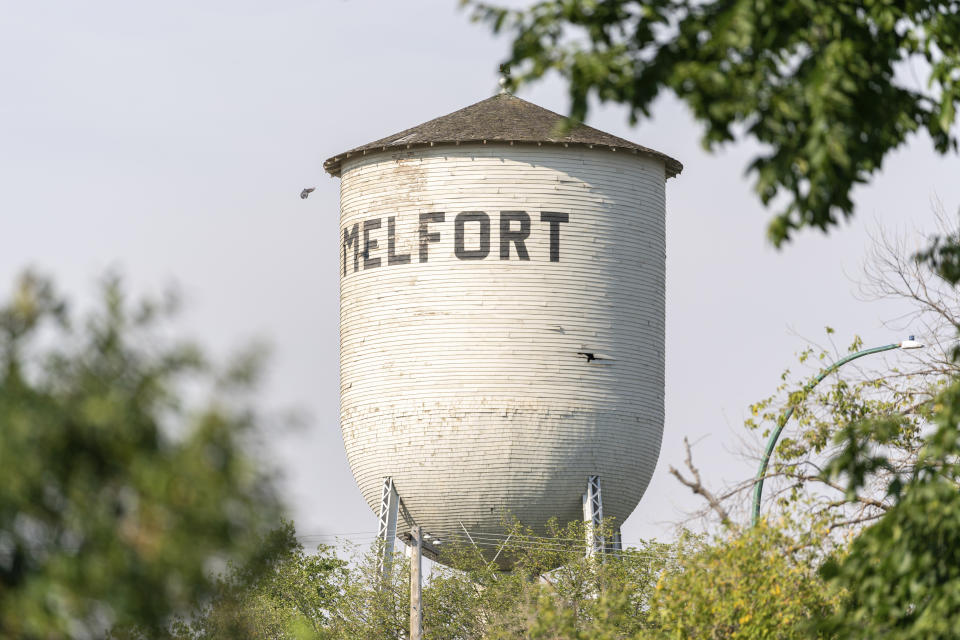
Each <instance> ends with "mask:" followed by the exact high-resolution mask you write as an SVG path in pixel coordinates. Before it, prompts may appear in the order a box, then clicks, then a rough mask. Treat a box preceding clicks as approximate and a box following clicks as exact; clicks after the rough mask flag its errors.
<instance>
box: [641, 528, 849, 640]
mask: <svg viewBox="0 0 960 640" xmlns="http://www.w3.org/2000/svg"><path fill="white" fill-rule="evenodd" d="M657 593H658V598H657V599H656V600H655V602H654V603H653V608H654V614H653V615H655V617H656V620H657V621H658V623H659V624H660V625H661V632H662V634H663V636H664V637H667V638H677V639H680V638H728V639H731V640H733V639H741V638H742V639H744V640H746V639H748V638H757V639H759V638H784V639H787V638H798V639H799V638H811V637H819V636H811V635H810V632H809V626H810V623H811V621H815V620H818V619H819V618H820V617H822V616H824V615H826V614H828V613H830V612H831V611H832V609H833V607H834V606H835V599H836V595H834V594H833V593H832V592H831V591H830V590H828V589H826V588H825V585H824V583H823V581H822V580H820V579H819V578H818V577H817V575H816V571H815V569H814V566H813V564H812V563H811V561H810V556H809V554H808V553H807V552H806V551H805V550H804V549H803V547H802V546H801V545H798V544H796V542H795V541H794V540H791V539H790V538H788V537H786V536H785V535H784V534H783V533H782V532H781V531H779V530H777V529H775V528H771V527H769V526H767V525H762V526H759V527H756V528H752V529H750V530H748V531H746V532H744V533H743V534H742V535H735V536H731V537H729V538H728V539H725V540H723V539H722V540H720V541H718V542H716V543H714V544H710V545H705V546H703V547H702V548H701V549H694V550H693V551H692V553H688V554H687V555H686V556H685V557H684V559H683V560H682V561H681V563H680V570H679V571H676V572H673V573H671V574H668V575H666V576H665V577H664V578H663V579H662V580H661V581H660V582H659V583H658V585H657Z"/></svg>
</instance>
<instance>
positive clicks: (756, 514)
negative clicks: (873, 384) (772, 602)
mask: <svg viewBox="0 0 960 640" xmlns="http://www.w3.org/2000/svg"><path fill="white" fill-rule="evenodd" d="M922 347H923V345H922V344H921V343H920V342H918V341H917V340H915V339H914V336H910V337H909V338H907V339H906V340H904V341H902V342H895V343H894V344H887V345H884V346H882V347H873V348H871V349H864V350H863V351H857V352H856V353H851V354H850V355H848V356H845V357H843V358H840V359H839V360H837V361H836V362H834V363H833V364H831V365H830V366H829V367H827V368H826V369H824V370H823V371H821V372H820V374H819V375H817V377H816V378H814V379H813V380H812V381H810V382H809V383H807V385H806V386H805V387H804V388H803V393H804V394H806V392H808V391H810V390H811V389H813V388H814V387H815V386H817V385H818V384H819V383H820V381H821V380H823V379H824V378H826V377H827V376H828V375H830V374H831V373H833V372H834V371H836V370H837V369H839V368H840V367H842V366H843V365H845V364H847V363H848V362H851V361H853V360H856V359H857V358H862V357H863V356H868V355H870V354H872V353H881V352H883V351H890V350H891V349H920V348H922ZM795 408H796V405H790V407H789V408H787V410H786V411H784V412H783V414H782V415H781V416H780V419H779V420H777V427H776V428H775V429H774V430H773V433H771V434H770V439H769V440H768V441H767V449H766V451H764V452H763V458H761V459H760V468H759V469H758V470H757V476H756V478H755V479H754V481H753V483H754V485H753V521H752V524H753V526H757V523H758V522H759V521H760V498H761V496H762V495H763V480H764V476H765V475H766V473H767V465H768V464H769V463H770V456H772V455H773V449H774V447H776V446H777V440H778V439H779V438H780V434H781V433H783V428H784V426H786V424H787V421H788V420H790V416H792V415H793V410H794V409H795Z"/></svg>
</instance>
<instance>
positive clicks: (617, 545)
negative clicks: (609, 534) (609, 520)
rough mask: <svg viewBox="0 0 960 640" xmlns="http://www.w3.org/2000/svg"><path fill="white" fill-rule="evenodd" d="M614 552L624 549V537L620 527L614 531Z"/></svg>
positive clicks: (612, 545) (612, 546)
mask: <svg viewBox="0 0 960 640" xmlns="http://www.w3.org/2000/svg"><path fill="white" fill-rule="evenodd" d="M610 546H611V548H612V549H613V552H614V553H620V552H621V551H623V538H621V537H620V527H617V530H616V531H614V532H613V543H612V544H611V545H610Z"/></svg>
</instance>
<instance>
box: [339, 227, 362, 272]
mask: <svg viewBox="0 0 960 640" xmlns="http://www.w3.org/2000/svg"><path fill="white" fill-rule="evenodd" d="M359 226H360V225H359V223H357V224H355V225H353V230H352V231H351V230H350V229H349V228H347V227H344V228H343V275H347V247H353V271H354V273H356V271H357V269H359V268H360V243H359V242H358V241H357V231H358V227H359Z"/></svg>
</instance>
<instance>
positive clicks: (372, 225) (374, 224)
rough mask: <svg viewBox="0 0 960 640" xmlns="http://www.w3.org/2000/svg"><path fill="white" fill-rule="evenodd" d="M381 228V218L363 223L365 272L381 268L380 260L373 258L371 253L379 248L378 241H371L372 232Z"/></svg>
mask: <svg viewBox="0 0 960 640" xmlns="http://www.w3.org/2000/svg"><path fill="white" fill-rule="evenodd" d="M379 228H380V218H374V219H373V220H364V221H363V270H364V271H366V270H367V269H374V268H376V267H379V266H380V258H371V257H370V252H371V251H373V250H374V249H376V248H377V241H376V240H371V239H370V232H371V231H373V230H374V229H379Z"/></svg>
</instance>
